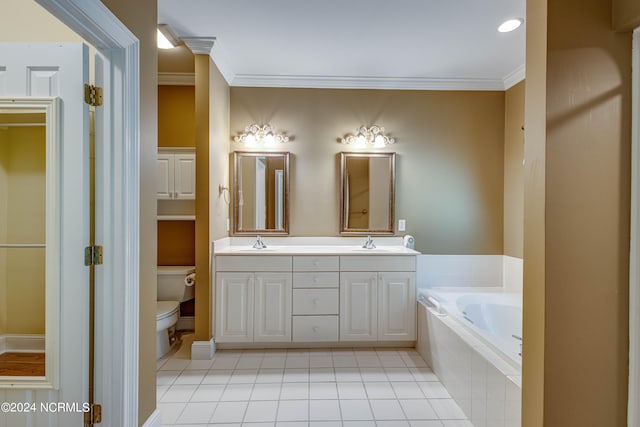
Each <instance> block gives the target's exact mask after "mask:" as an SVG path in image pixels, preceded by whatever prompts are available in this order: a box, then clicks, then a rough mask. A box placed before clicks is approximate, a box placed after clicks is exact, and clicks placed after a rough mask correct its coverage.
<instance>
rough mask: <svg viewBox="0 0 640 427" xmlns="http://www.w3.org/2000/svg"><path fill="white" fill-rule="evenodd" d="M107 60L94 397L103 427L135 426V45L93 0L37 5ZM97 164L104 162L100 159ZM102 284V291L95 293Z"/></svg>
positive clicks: (45, 0) (47, 0)
mask: <svg viewBox="0 0 640 427" xmlns="http://www.w3.org/2000/svg"><path fill="white" fill-rule="evenodd" d="M35 1H36V2H37V3H38V4H40V5H41V6H42V7H44V8H45V9H46V10H48V11H49V12H50V13H51V14H52V15H54V16H55V17H56V18H58V19H59V20H60V21H62V22H63V23H64V24H65V25H67V26H68V27H69V28H70V29H71V30H73V31H75V32H76V33H77V34H79V35H80V36H81V37H83V38H84V39H85V40H86V41H87V42H88V43H90V44H92V45H93V46H94V47H95V48H96V49H97V50H98V52H100V53H101V54H102V55H103V56H104V57H105V58H106V59H107V61H106V66H105V67H104V70H103V71H104V76H103V77H104V81H105V82H106V84H105V87H104V91H105V93H104V95H105V96H104V99H105V105H104V106H103V107H101V108H103V111H104V121H103V122H102V124H103V126H101V129H96V131H97V132H98V131H100V132H101V134H102V136H103V140H104V147H103V150H102V151H100V152H98V151H97V152H96V212H98V210H100V212H101V216H100V217H98V216H97V217H96V238H100V237H99V236H101V239H100V240H99V241H97V242H98V244H101V245H102V246H103V247H104V253H103V256H104V264H103V265H101V266H97V268H96V284H97V285H98V287H99V290H98V287H97V293H96V306H95V354H96V356H97V357H96V360H95V362H94V372H95V374H94V378H95V383H94V390H95V400H96V402H98V403H100V404H102V405H103V414H104V419H105V422H104V424H105V425H112V426H125V425H126V426H134V425H138V345H139V334H138V329H139V327H138V325H139V277H140V276H139V253H140V252H139V235H140V232H139V216H140V213H139V212H140V209H139V200H140V198H139V194H140V170H139V169H140V166H139V165H140V159H139V153H140V118H139V117H140V113H139V103H140V72H139V69H140V68H139V67H140V65H139V61H140V60H139V56H140V45H139V41H138V39H137V38H136V37H135V36H134V35H133V34H132V33H131V31H129V29H127V27H126V26H125V25H124V24H122V23H121V22H120V21H119V20H118V18H116V16H115V15H114V14H113V13H111V11H110V10H109V9H108V8H107V7H106V6H105V5H104V4H102V3H101V2H100V1H99V0H35ZM99 157H102V158H99ZM100 284H104V286H100Z"/></svg>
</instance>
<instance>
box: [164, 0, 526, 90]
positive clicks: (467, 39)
mask: <svg viewBox="0 0 640 427" xmlns="http://www.w3.org/2000/svg"><path fill="white" fill-rule="evenodd" d="M509 18H525V0H485V1H478V0H440V1H436V0H324V1H320V0H159V1H158V22H159V23H164V24H169V26H170V27H171V29H172V30H173V31H174V32H175V33H176V34H177V35H178V36H179V37H180V38H191V37H195V38H203V39H205V40H206V39H211V38H215V42H214V43H213V48H212V49H211V53H210V54H211V56H212V58H213V60H214V62H215V63H216V65H217V66H218V68H219V69H220V70H221V72H222V74H223V75H224V77H225V79H226V80H227V82H228V83H229V84H230V85H232V86H285V87H335V88H342V87H345V88H347V87H348V88H386V89H475V90H503V89H506V88H508V87H510V86H512V85H513V84H515V83H517V82H518V81H520V80H522V79H523V78H524V62H525V25H523V26H521V27H520V28H519V29H517V30H515V31H514V32H511V33H499V32H498V31H497V28H498V25H500V23H502V22H503V21H505V20H506V19H509Z"/></svg>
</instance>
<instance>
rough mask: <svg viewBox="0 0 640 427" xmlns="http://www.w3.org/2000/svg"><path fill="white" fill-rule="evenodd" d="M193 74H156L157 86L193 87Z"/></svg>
mask: <svg viewBox="0 0 640 427" xmlns="http://www.w3.org/2000/svg"><path fill="white" fill-rule="evenodd" d="M195 85H196V75H195V74H194V73H158V86H195Z"/></svg>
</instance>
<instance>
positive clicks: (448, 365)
mask: <svg viewBox="0 0 640 427" xmlns="http://www.w3.org/2000/svg"><path fill="white" fill-rule="evenodd" d="M418 331H419V335H418V344H417V350H418V352H419V353H420V354H421V355H422V356H423V358H424V359H425V361H426V362H427V363H428V364H429V366H431V367H432V369H433V371H434V373H435V374H436V375H437V376H438V378H439V379H440V380H441V381H442V383H443V384H444V386H445V387H446V389H447V391H448V392H449V394H450V395H451V397H453V399H454V400H455V401H456V402H457V403H458V405H460V407H461V408H462V410H463V411H464V413H465V414H466V415H467V417H468V418H469V419H470V420H471V422H472V423H473V425H474V427H516V426H518V427H519V426H520V423H521V422H520V418H521V376H520V372H519V371H518V370H517V369H516V368H514V367H513V366H511V365H510V364H508V363H506V362H505V361H504V360H503V359H502V358H501V357H500V356H499V355H497V354H496V353H494V352H493V351H492V350H491V349H490V348H488V347H487V346H486V345H484V344H483V343H481V342H480V341H479V340H478V339H477V338H475V337H474V336H472V335H471V334H469V333H468V331H467V330H465V328H464V326H462V325H461V324H460V323H458V322H457V321H456V320H455V319H453V318H452V317H451V316H446V315H445V316H442V315H438V314H436V313H435V312H434V311H433V310H432V309H428V308H426V307H425V306H424V305H422V304H420V303H419V304H418Z"/></svg>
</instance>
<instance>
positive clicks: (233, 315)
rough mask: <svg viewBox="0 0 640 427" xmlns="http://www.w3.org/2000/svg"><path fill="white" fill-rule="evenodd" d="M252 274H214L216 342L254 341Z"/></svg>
mask: <svg viewBox="0 0 640 427" xmlns="http://www.w3.org/2000/svg"><path fill="white" fill-rule="evenodd" d="M253 282H254V278H253V273H216V342H251V341H253Z"/></svg>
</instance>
